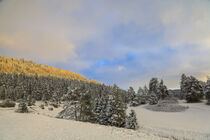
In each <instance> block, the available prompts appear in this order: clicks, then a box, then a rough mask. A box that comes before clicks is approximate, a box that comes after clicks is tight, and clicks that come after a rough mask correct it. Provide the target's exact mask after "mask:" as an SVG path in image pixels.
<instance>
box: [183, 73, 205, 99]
mask: <svg viewBox="0 0 210 140" xmlns="http://www.w3.org/2000/svg"><path fill="white" fill-rule="evenodd" d="M183 88H184V91H185V93H184V94H185V99H186V100H187V102H199V101H200V100H201V99H202V98H203V95H204V93H203V88H202V86H201V85H200V82H199V81H198V80H197V79H196V78H195V77H193V76H190V77H187V78H186V80H185V81H184V87H183Z"/></svg>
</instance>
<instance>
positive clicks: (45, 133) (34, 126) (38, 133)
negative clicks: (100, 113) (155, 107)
mask: <svg viewBox="0 0 210 140" xmlns="http://www.w3.org/2000/svg"><path fill="white" fill-rule="evenodd" d="M16 106H17V105H16ZM60 110H61V108H58V109H54V111H49V110H48V108H45V109H44V110H42V109H40V108H39V107H38V106H36V107H33V108H32V109H30V111H32V112H30V113H23V114H21V113H15V112H14V108H10V109H8V108H0V140H167V138H163V137H160V136H155V135H153V134H149V133H146V132H140V131H137V132H136V131H133V130H128V129H124V128H116V127H110V126H102V125H97V124H91V123H84V122H77V121H71V120H63V119H57V118H54V117H55V116H56V115H57V113H58V112H59V111H60Z"/></svg>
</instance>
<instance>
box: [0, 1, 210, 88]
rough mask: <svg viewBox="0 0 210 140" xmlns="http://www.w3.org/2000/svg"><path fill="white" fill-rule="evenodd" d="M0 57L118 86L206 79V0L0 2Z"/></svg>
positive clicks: (209, 49)
mask: <svg viewBox="0 0 210 140" xmlns="http://www.w3.org/2000/svg"><path fill="white" fill-rule="evenodd" d="M0 55H3V56H8V57H15V58H25V59H26V60H32V61H34V62H36V63H41V64H45V65H50V66H53V67H57V68H62V69H66V70H71V71H74V72H77V73H79V74H82V75H84V76H85V77H87V78H90V79H94V80H97V81H100V82H102V83H105V84H107V85H112V84H114V83H116V84H117V85H119V86H120V87H121V88H124V89H127V88H128V87H129V86H133V87H134V88H136V89H137V88H138V87H139V86H144V85H145V84H148V82H149V80H150V79H151V78H152V77H157V78H159V79H163V80H164V82H165V84H166V85H167V86H168V88H179V82H180V77H181V74H182V73H185V74H186V75H194V76H195V77H197V78H198V79H200V80H205V78H206V76H207V75H209V74H210V1H209V0H0Z"/></svg>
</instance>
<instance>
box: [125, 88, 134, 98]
mask: <svg viewBox="0 0 210 140" xmlns="http://www.w3.org/2000/svg"><path fill="white" fill-rule="evenodd" d="M127 93H128V99H129V100H130V101H132V100H133V98H134V97H135V91H134V89H133V87H129V89H128V92H127Z"/></svg>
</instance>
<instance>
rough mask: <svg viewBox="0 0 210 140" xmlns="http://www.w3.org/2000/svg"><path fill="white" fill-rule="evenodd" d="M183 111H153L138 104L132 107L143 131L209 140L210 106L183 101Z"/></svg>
mask: <svg viewBox="0 0 210 140" xmlns="http://www.w3.org/2000/svg"><path fill="white" fill-rule="evenodd" d="M179 103H180V105H184V106H189V109H187V110H186V111H184V112H155V111H150V110H147V109H145V108H144V106H139V107H135V108H133V109H134V110H135V111H136V113H137V118H138V122H139V125H140V126H141V130H140V131H143V132H151V133H153V134H158V135H161V136H165V137H171V136H174V138H177V139H179V140H180V139H190V140H191V139H192V140H210V106H207V105H206V104H205V103H193V104H192V103H191V104H189V103H185V102H184V101H179Z"/></svg>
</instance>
